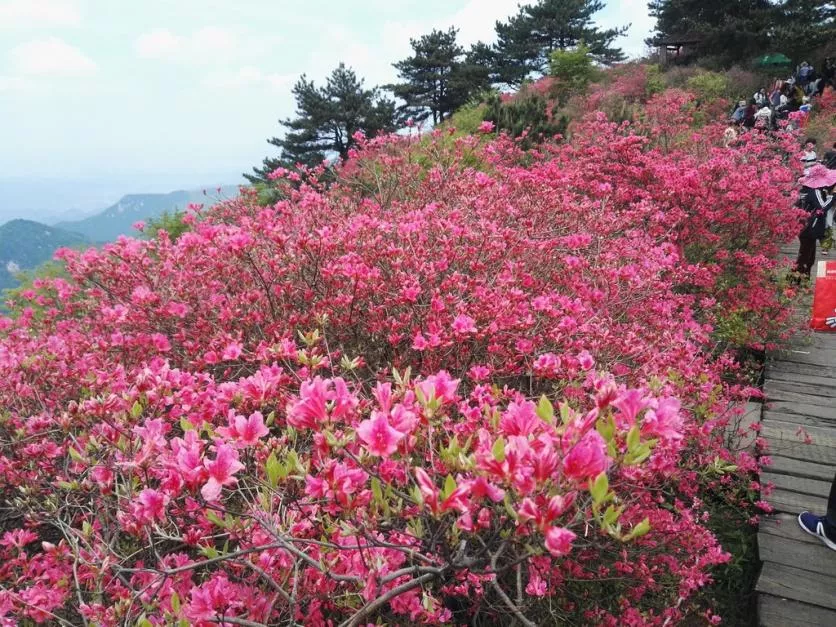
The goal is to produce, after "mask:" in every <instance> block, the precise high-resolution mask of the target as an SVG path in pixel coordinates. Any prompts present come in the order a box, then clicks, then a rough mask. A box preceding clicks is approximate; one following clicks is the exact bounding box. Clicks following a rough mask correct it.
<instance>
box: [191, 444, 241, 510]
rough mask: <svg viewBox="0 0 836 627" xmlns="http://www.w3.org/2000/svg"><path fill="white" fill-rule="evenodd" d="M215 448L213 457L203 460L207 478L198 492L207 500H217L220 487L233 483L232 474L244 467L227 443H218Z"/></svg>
mask: <svg viewBox="0 0 836 627" xmlns="http://www.w3.org/2000/svg"><path fill="white" fill-rule="evenodd" d="M215 450H216V453H215V459H213V460H209V459H204V460H203V466H204V468H206V472H207V474H208V475H209V479H208V481H207V482H206V483H205V484H204V486H203V487H202V488H201V489H200V493H201V494H202V495H203V498H205V499H206V500H207V501H217V500H218V497H219V496H220V495H221V488H222V487H223V486H225V485H233V484H235V483H236V481H237V479H236V478H235V477H234V476H233V475H235V473H236V472H238V471H239V470H243V468H244V464H242V463H241V462H239V461H238V452H237V451H236V450H235V449H234V448H232V447H231V446H229V445H228V444H218V445H217V446H216V447H215Z"/></svg>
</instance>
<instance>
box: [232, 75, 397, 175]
mask: <svg viewBox="0 0 836 627" xmlns="http://www.w3.org/2000/svg"><path fill="white" fill-rule="evenodd" d="M363 83H364V81H363V80H362V79H358V77H357V75H356V74H355V72H354V71H353V70H352V69H351V68H347V67H346V66H345V64H343V63H340V65H339V66H338V67H337V68H336V69H335V70H334V71H333V72H332V73H331V76H329V77H328V79H327V80H326V83H325V85H324V86H323V87H317V86H316V85H315V84H314V83H313V81H309V80H308V79H307V77H306V76H305V75H302V76H301V78H300V79H299V80H298V81H297V82H296V84H295V85H294V86H293V95H294V97H295V98H296V117H295V118H293V119H287V120H282V121H280V124H281V125H282V126H284V127H285V129H287V130H286V133H285V136H284V137H281V138H280V137H273V138H271V139H268V140H267V141H268V143H270V144H271V145H273V146H276V147H277V148H279V149H281V154H280V157H278V158H275V157H267V158H266V159H265V160H264V165H263V167H261V168H253V172H254V174H245V175H244V176H245V177H246V178H247V179H248V180H249V181H250V182H252V183H256V182H264V181H266V180H267V175H268V174H269V173H270V172H272V171H274V170H275V169H276V168H278V167H286V168H293V167H295V166H296V165H297V164H303V165H307V166H314V165H318V164H320V163H322V162H323V161H324V160H325V159H326V158H328V157H330V156H339V157H340V158H342V159H345V158H346V157H347V156H348V152H349V150H350V149H351V147H352V146H353V145H354V144H355V140H354V135H355V133H357V131H361V132H363V133H364V134H365V135H366V136H369V137H371V136H373V135H376V134H378V133H381V132H392V131H394V130H395V128H396V126H397V121H396V120H397V117H396V112H395V103H394V102H393V101H392V100H389V99H388V98H385V97H384V96H383V95H382V94H381V93H380V90H379V89H378V88H376V87H374V88H371V89H366V88H365V87H364V84H363Z"/></svg>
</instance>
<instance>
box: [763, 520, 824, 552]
mask: <svg viewBox="0 0 836 627" xmlns="http://www.w3.org/2000/svg"><path fill="white" fill-rule="evenodd" d="M816 513H822V514H823V513H824V512H816ZM758 531H759V532H760V533H767V534H769V535H773V536H776V537H778V538H782V539H785V540H791V541H793V542H806V543H808V544H815V545H818V546H823V545H822V543H821V540H819V539H817V538H814V537H813V536H811V535H810V534H809V533H804V532H803V531H802V530H801V527H799V526H798V514H789V513H786V512H780V513H777V514H768V515H766V516H762V517H761V522H760V526H759V528H758ZM825 548H826V547H825ZM828 550H829V549H828Z"/></svg>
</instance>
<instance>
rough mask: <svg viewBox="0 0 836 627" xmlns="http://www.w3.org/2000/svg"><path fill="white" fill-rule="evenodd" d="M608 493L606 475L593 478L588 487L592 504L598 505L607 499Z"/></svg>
mask: <svg viewBox="0 0 836 627" xmlns="http://www.w3.org/2000/svg"><path fill="white" fill-rule="evenodd" d="M609 491H610V480H609V478H608V477H607V473H605V472H602V473H601V474H600V475H598V476H597V477H596V478H595V481H594V482H593V483H592V485H591V486H590V487H589V494H590V495H591V496H592V500H593V502H595V503H596V504H600V503H603V502H604V499H606V498H607V493H609Z"/></svg>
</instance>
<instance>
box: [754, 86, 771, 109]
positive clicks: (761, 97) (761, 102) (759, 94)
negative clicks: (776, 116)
mask: <svg viewBox="0 0 836 627" xmlns="http://www.w3.org/2000/svg"><path fill="white" fill-rule="evenodd" d="M753 98H754V99H755V104H756V105H758V106H759V107H764V106H766V105H767V104H768V103H769V97H768V96H767V95H766V89H765V88H763V87H762V88H761V89H760V90H758V91H756V92H755V95H754V96H753Z"/></svg>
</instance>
